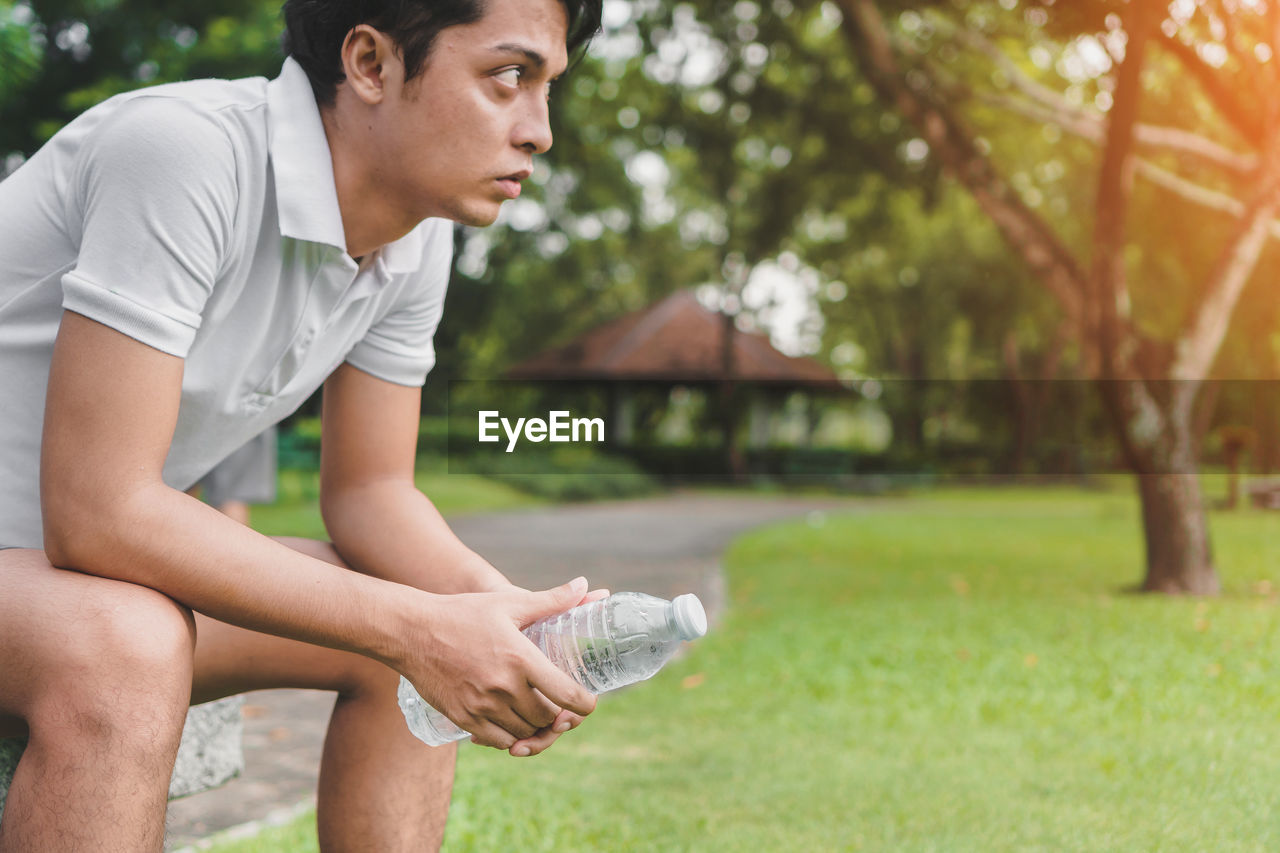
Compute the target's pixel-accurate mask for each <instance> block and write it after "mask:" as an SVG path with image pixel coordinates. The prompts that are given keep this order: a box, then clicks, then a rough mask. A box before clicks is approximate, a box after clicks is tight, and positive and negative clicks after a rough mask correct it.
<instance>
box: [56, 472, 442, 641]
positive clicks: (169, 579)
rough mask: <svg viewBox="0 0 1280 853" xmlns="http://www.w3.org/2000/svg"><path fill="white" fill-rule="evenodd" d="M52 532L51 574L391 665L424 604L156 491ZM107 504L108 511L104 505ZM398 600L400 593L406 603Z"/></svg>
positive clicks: (186, 499) (177, 495)
mask: <svg viewBox="0 0 1280 853" xmlns="http://www.w3.org/2000/svg"><path fill="white" fill-rule="evenodd" d="M123 497H124V499H123V500H120V501H115V502H108V501H104V502H103V504H104V505H103V506H101V507H100V508H99V509H98V511H97V512H95V513H92V515H93V516H94V518H93V519H92V520H90V519H88V518H82V519H79V520H77V521H76V522H73V523H71V524H66V523H64V524H62V525H55V526H54V529H58V527H61V528H62V529H73V530H74V531H75V532H72V533H63V534H61V535H55V536H53V537H52V538H51V539H50V540H49V541H47V542H46V546H47V550H48V553H49V557H50V559H51V560H52V561H53V562H54V564H55V565H59V566H61V567H63V568H70V569H76V570H79V571H83V572H88V573H91V574H96V575H100V576H103V577H110V578H114V579H118V580H123V581H128V582H131V583H137V584H140V585H142V586H148V587H151V588H152V589H155V590H158V591H159V592H163V593H165V594H166V595H168V596H170V597H171V598H173V599H175V600H177V601H179V602H181V603H183V604H185V605H186V606H188V607H190V608H192V609H193V610H197V611H199V612H201V613H204V614H206V615H208V616H210V617H212V618H214V619H218V620H219V621H223V622H228V623H230V624H233V625H239V626H241V627H244V628H249V629H252V630H255V631H261V632H265V633H269V634H275V635H278V636H282V637H289V638H292V639H296V640H302V641H304V642H309V643H315V644H318V645H323V646H329V647H332V648H340V649H345V650H348V651H353V652H357V653H360V654H364V655H368V656H370V657H373V658H376V659H378V660H381V661H383V662H386V663H392V662H393V661H394V660H395V659H396V657H397V654H398V652H399V650H401V649H402V648H403V647H404V645H405V643H404V638H405V635H406V634H408V633H410V631H411V627H410V626H413V625H416V624H417V623H419V622H421V621H423V620H422V619H420V618H417V619H415V618H413V617H414V616H415V615H418V614H416V613H415V608H419V607H426V606H427V605H428V603H429V600H430V596H428V595H425V594H421V593H417V592H411V591H409V590H406V589H404V588H403V587H398V586H395V585H393V584H390V583H386V582H385V581H382V580H377V579H374V578H369V577H365V576H363V575H360V574H358V573H356V572H351V571H347V570H345V569H343V568H340V567H338V566H334V565H332V564H329V563H326V562H324V561H321V560H317V559H315V558H312V557H308V556H306V555H303V554H301V553H298V552H297V551H294V550H293V549H291V548H288V547H287V546H285V545H282V544H280V543H279V542H276V541H274V540H272V539H270V538H268V537H266V536H262V535H261V534H258V533H255V532H254V531H252V530H250V529H248V528H246V527H244V526H242V525H239V524H237V523H235V522H233V521H231V520H230V519H228V518H226V517H225V516H223V515H222V514H221V513H218V512H217V511H216V510H214V509H212V508H211V507H208V506H206V505H204V504H202V503H201V502H199V501H198V500H196V499H194V498H192V497H190V496H188V495H185V494H183V493H181V492H178V491H176V490H173V489H170V488H168V487H166V486H164V485H161V484H156V485H153V486H147V487H144V488H140V489H138V490H136V491H134V492H132V493H130V494H128V495H127V496H123ZM108 504H109V506H108ZM406 593H408V594H406Z"/></svg>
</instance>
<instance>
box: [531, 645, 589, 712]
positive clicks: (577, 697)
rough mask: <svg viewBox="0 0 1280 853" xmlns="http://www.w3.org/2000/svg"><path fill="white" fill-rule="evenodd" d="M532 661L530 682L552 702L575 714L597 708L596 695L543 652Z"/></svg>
mask: <svg viewBox="0 0 1280 853" xmlns="http://www.w3.org/2000/svg"><path fill="white" fill-rule="evenodd" d="M534 658H535V659H534V660H531V661H530V668H529V684H530V686H532V687H535V688H537V689H538V690H541V691H542V695H543V696H545V697H547V699H549V700H551V702H552V703H554V704H555V705H557V706H558V707H560V708H564V709H565V710H568V711H572V712H574V713H575V714H580V715H582V716H584V717H585V716H586V715H587V714H590V713H591V712H592V711H594V710H595V708H596V697H595V694H593V693H592V692H591V691H590V690H588V689H587V688H585V687H583V686H582V685H581V684H579V683H578V682H576V681H574V680H573V679H572V678H570V677H569V676H568V675H566V674H565V673H563V672H561V671H560V670H558V669H556V667H555V665H554V664H553V663H551V661H549V660H547V659H546V658H545V657H543V656H542V655H541V654H538V655H534Z"/></svg>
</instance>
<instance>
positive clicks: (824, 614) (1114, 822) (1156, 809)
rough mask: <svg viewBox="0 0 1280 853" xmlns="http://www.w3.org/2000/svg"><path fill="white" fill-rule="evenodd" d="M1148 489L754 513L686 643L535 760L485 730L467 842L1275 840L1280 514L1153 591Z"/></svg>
mask: <svg viewBox="0 0 1280 853" xmlns="http://www.w3.org/2000/svg"><path fill="white" fill-rule="evenodd" d="M1137 512H1138V508H1137V505H1136V502H1135V501H1134V500H1133V499H1132V497H1131V495H1130V494H1129V493H1128V492H1127V491H1117V492H1107V491H1104V492H1094V493H1081V492H1072V491H1065V490H1054V491H1030V490H1025V489H1010V490H980V491H953V492H946V493H935V494H933V495H929V496H919V497H916V498H911V499H906V500H902V501H896V500H895V501H892V502H891V501H881V502H877V503H874V504H868V505H864V506H862V507H860V508H858V509H854V510H852V511H850V512H831V513H829V514H815V515H813V516H810V518H809V519H808V520H807V521H805V522H801V523H797V524H789V525H784V526H780V527H774V528H771V529H767V530H762V531H759V532H755V533H752V534H750V535H748V536H747V537H745V538H743V539H741V540H740V541H739V542H738V543H736V545H735V546H734V547H733V548H732V549H731V550H730V552H729V553H728V555H727V559H726V567H727V572H728V589H729V594H730V602H729V605H730V606H729V610H728V612H727V614H726V615H725V616H724V618H723V619H722V621H720V622H719V623H717V624H715V625H713V627H712V631H711V633H710V634H709V635H708V637H706V638H705V639H704V640H701V641H699V642H698V643H696V644H694V645H693V646H692V647H691V648H690V650H689V653H688V655H687V656H686V657H685V658H683V659H681V660H679V661H676V662H674V663H673V664H671V665H669V666H668V667H667V668H666V669H665V670H664V671H663V672H661V673H659V675H658V676H657V677H655V678H654V679H653V680H652V681H650V682H647V683H645V684H643V685H640V686H638V687H635V688H633V689H630V690H626V691H623V692H621V693H618V694H611V695H609V696H606V697H603V699H602V702H601V704H600V707H599V708H598V709H597V711H596V713H595V714H594V715H592V716H591V717H590V718H589V719H588V720H587V721H586V723H585V724H584V725H583V727H582V728H581V729H580V730H578V731H576V732H574V733H572V734H570V735H568V736H566V737H565V738H564V739H563V740H562V741H560V742H559V743H558V744H556V745H555V746H554V747H553V748H552V749H551V750H550V751H548V752H547V753H546V754H545V755H542V756H539V757H538V758H536V759H532V760H513V759H510V758H509V757H507V756H505V755H502V754H498V753H495V752H493V751H490V750H483V749H477V748H472V747H464V748H463V750H462V753H461V755H460V757H459V769H458V781H457V784H456V788H455V793H454V802H453V811H452V814H451V816H450V823H449V827H448V831H447V835H446V843H445V850H447V851H470V850H494V849H506V848H509V847H511V846H512V845H513V843H514V844H515V845H516V846H518V847H520V849H522V850H548V851H551V850H556V851H587V850H623V849H625V850H637V851H669V850H706V851H753V850H877V851H879V850H947V851H975V853H976V851H983V852H984V853H987V851H1018V850H1029V849H1042V850H1075V851H1094V850H1156V849H1172V850H1215V851H1218V850H1221V851H1237V850H1238V851H1246V850H1249V851H1252V850H1267V849H1274V848H1275V847H1276V846H1277V845H1280V827H1278V825H1277V823H1276V821H1275V820H1274V819H1273V815H1272V814H1271V812H1270V810H1269V809H1268V808H1267V807H1266V804H1267V803H1270V802H1273V801H1274V800H1275V799H1276V797H1277V796H1278V795H1280V789H1278V783H1277V782H1276V780H1277V778H1280V772H1278V771H1280V761H1278V760H1277V759H1276V758H1275V757H1274V752H1275V751H1274V750H1273V749H1271V747H1270V744H1271V743H1273V742H1274V741H1275V739H1276V737H1277V736H1280V727H1278V725H1277V721H1276V718H1275V713H1274V709H1275V707H1276V705H1277V703H1278V702H1280V678H1278V677H1277V676H1278V675H1280V672H1277V667H1278V666H1280V664H1277V661H1278V660H1280V634H1278V633H1277V632H1276V631H1275V630H1274V622H1275V615H1276V607H1277V603H1278V602H1277V590H1280V575H1277V573H1276V566H1277V565H1280V563H1278V562H1277V558H1280V546H1277V544H1276V541H1275V537H1274V535H1273V529H1274V521H1275V520H1274V518H1273V517H1271V516H1268V515H1263V514H1257V513H1246V514H1236V515H1232V516H1216V517H1215V518H1214V519H1213V523H1214V535H1215V542H1216V543H1217V544H1218V552H1219V559H1220V566H1221V568H1222V574H1223V580H1224V583H1225V586H1226V589H1227V595H1226V596H1225V597H1224V598H1222V599H1218V600H1214V601H1196V600H1178V599H1163V598H1162V599H1152V598H1149V597H1138V596H1131V595H1128V594H1126V593H1124V592H1123V591H1121V590H1119V589H1118V588H1117V584H1116V578H1117V577H1130V576H1133V575H1132V572H1133V567H1134V566H1135V565H1136V564H1137V563H1138V549H1139V540H1138V537H1137V536H1136V535H1135V533H1134V529H1135V526H1136V521H1137ZM923 531H927V533H928V535H921V534H922V532H923ZM1135 579H1136V578H1135ZM273 839H274V837H273V836H264V840H263V841H259V842H257V843H259V844H264V843H268V840H269V843H275V842H274V840H273ZM269 843H268V846H259V847H235V846H227V847H221V848H215V849H217V850H219V853H232V851H237V853H242V852H243V851H246V850H250V849H252V850H266V849H272V850H281V851H288V850H292V849H295V848H292V847H290V846H288V845H287V844H285V843H280V844H279V845H278V846H274V847H272V846H269ZM296 849H298V850H306V849H310V848H307V847H306V846H301V847H298V848H296Z"/></svg>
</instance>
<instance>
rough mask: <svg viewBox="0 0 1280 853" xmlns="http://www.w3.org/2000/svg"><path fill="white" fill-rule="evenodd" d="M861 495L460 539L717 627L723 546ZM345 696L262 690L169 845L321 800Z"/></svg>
mask: <svg viewBox="0 0 1280 853" xmlns="http://www.w3.org/2000/svg"><path fill="white" fill-rule="evenodd" d="M854 505H855V504H854V502H852V501H841V500H834V499H810V498H765V497H756V496H733V495H726V496H706V495H697V494H682V493H677V494H675V495H668V496H664V497H660V498H650V499H644V500H631V501H613V502H607V503H598V504H582V505H571V506H558V507H553V508H549V509H537V510H530V511H520V512H508V513H500V514H481V515H470V516H466V517H463V518H457V519H453V520H451V521H450V524H451V526H452V527H453V529H454V530H455V531H456V532H457V534H458V536H459V537H461V539H462V540H463V541H464V542H466V543H467V544H468V545H470V546H471V547H472V548H474V549H475V550H476V551H478V552H479V553H480V554H482V555H484V556H485V557H486V558H487V559H488V560H489V561H490V562H492V563H493V564H494V565H495V566H497V567H498V568H499V569H501V570H502V571H503V572H504V573H506V575H507V576H508V577H510V578H511V579H512V581H514V582H516V583H518V584H521V585H523V586H526V587H529V588H531V589H541V588H546V587H550V586H555V585H556V584H560V583H563V582H565V581H568V580H570V579H572V578H574V577H576V576H577V575H586V576H587V578H588V579H589V580H590V581H591V583H592V586H594V587H607V588H609V589H612V590H615V591H616V590H622V589H629V590H636V591H639V592H648V593H651V594H653V595H659V596H662V597H663V598H673V597H674V596H676V595H679V594H681V593H685V592H695V593H697V594H698V595H699V597H700V598H702V601H703V602H704V603H705V604H706V605H707V608H708V611H709V615H710V617H711V620H712V623H713V624H714V623H715V620H716V618H717V616H718V614H719V613H720V612H721V611H722V610H723V606H724V588H723V581H722V577H721V574H720V565H719V558H720V554H721V552H722V551H723V550H724V548H725V546H726V545H727V544H728V542H729V540H730V539H732V538H733V537H734V536H735V535H736V534H738V533H740V532H742V531H744V530H747V529H749V528H752V527H755V526H758V525H760V524H764V523H767V522H771V521H776V520H780V519H784V518H790V517H793V516H797V515H803V514H806V513H810V512H823V511H827V510H831V509H840V508H852V507H853V506H854ZM332 707H333V695H332V694H330V693H321V692H318V691H309V690H267V691H260V692H258V693H253V694H250V695H249V696H248V698H247V701H246V704H245V709H244V714H245V732H244V746H245V773H244V775H243V776H242V777H241V778H239V779H235V780H233V781H231V782H229V783H228V784H226V785H224V786H223V787H221V788H218V789H216V790H213V791H207V792H205V793H202V794H197V795H196V796H194V797H189V798H187V799H185V800H178V801H176V802H173V803H171V804H170V808H169V834H168V844H167V849H169V850H175V849H179V848H184V847H188V846H192V845H196V846H198V839H200V838H203V837H206V836H208V835H210V834H211V833H215V832H219V831H221V830H225V829H228V828H230V827H242V828H243V829H244V830H245V831H248V830H250V829H252V826H245V825H246V824H253V825H260V823H261V822H267V823H271V822H284V821H286V820H288V819H289V818H290V817H291V816H292V815H293V814H295V813H296V812H297V810H298V809H299V808H305V807H306V805H307V804H308V803H309V802H311V801H313V800H312V798H313V797H314V794H315V785H316V772H317V769H318V767H319V763H320V747H321V743H322V742H323V738H324V731H325V725H326V723H327V720H328V716H329V711H330V709H331V708H332Z"/></svg>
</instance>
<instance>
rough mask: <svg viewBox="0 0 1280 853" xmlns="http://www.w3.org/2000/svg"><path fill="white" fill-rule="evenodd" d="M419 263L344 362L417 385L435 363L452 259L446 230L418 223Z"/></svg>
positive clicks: (394, 380) (425, 378) (395, 380)
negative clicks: (420, 238) (421, 229)
mask: <svg viewBox="0 0 1280 853" xmlns="http://www.w3.org/2000/svg"><path fill="white" fill-rule="evenodd" d="M423 227H424V230H426V231H427V232H428V233H427V234H425V235H424V236H425V238H426V239H424V241H423V259H422V265H421V267H419V269H418V271H417V272H414V273H409V274H407V279H406V280H405V281H404V282H402V285H401V291H400V294H401V295H400V298H399V299H398V300H396V303H395V304H394V305H393V306H392V308H391V309H390V310H389V311H388V312H387V313H386V314H385V315H383V316H382V317H381V318H379V319H378V321H377V322H375V323H374V325H373V326H372V327H371V328H370V329H369V331H368V332H366V333H365V335H364V337H363V338H362V339H361V340H360V341H359V343H357V344H356V345H355V347H353V348H352V349H351V351H350V352H349V353H347V359H346V360H347V363H348V364H351V365H353V366H355V367H358V368H359V369H361V370H363V371H364V372H365V373H370V374H372V375H374V376H377V377H378V378H379V379H385V380H386V381H388V382H394V383H395V384H397V385H415V386H416V385H422V384H423V383H424V382H426V380H427V374H428V373H430V372H431V368H432V367H434V366H435V363H436V351H435V346H434V344H433V339H434V338H435V334H436V327H437V326H439V325H440V318H441V316H442V315H443V314H444V298H445V292H446V290H447V289H448V285H449V272H450V269H451V260H452V257H453V232H452V229H451V228H449V227H447V226H443V227H429V228H428V227H427V226H423Z"/></svg>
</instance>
